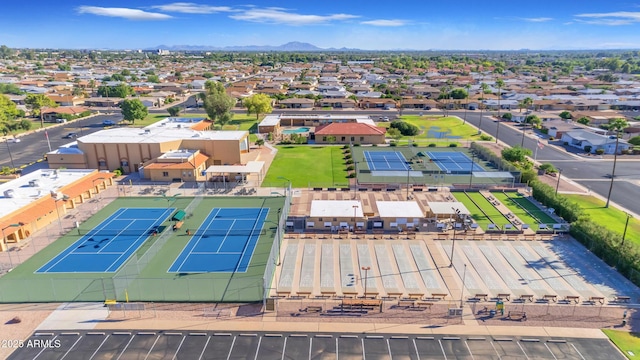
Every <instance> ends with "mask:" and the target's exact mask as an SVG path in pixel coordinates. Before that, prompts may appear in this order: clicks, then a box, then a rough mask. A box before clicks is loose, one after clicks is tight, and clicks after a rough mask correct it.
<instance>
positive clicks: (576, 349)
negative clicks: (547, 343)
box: [571, 343, 587, 360]
mask: <svg viewBox="0 0 640 360" xmlns="http://www.w3.org/2000/svg"><path fill="white" fill-rule="evenodd" d="M571 347H573V349H574V350H575V351H576V352H577V353H578V355H580V357H581V358H582V360H587V359H585V358H584V356H582V353H581V352H580V350H578V348H577V347H576V346H575V345H573V343H571Z"/></svg>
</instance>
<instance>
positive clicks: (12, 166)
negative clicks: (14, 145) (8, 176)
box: [4, 139, 20, 171]
mask: <svg viewBox="0 0 640 360" xmlns="http://www.w3.org/2000/svg"><path fill="white" fill-rule="evenodd" d="M4 142H5V144H7V152H8V153H9V159H10V160H11V171H15V169H16V166H15V164H14V163H13V155H11V148H10V147H9V139H6V140H5V141H4ZM15 142H20V139H16V140H15Z"/></svg>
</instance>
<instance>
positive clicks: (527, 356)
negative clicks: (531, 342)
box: [516, 341, 529, 359]
mask: <svg viewBox="0 0 640 360" xmlns="http://www.w3.org/2000/svg"><path fill="white" fill-rule="evenodd" d="M516 344H518V346H519V347H520V350H522V353H523V354H524V356H525V357H526V358H527V359H528V358H529V355H527V352H526V351H524V348H523V347H522V345H520V341H517V342H516Z"/></svg>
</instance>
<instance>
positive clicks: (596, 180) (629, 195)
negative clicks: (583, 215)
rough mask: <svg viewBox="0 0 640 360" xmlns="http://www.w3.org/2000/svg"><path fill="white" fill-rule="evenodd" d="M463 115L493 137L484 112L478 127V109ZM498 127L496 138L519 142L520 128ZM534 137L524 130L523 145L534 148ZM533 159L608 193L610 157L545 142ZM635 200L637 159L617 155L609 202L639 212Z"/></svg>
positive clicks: (639, 183)
mask: <svg viewBox="0 0 640 360" xmlns="http://www.w3.org/2000/svg"><path fill="white" fill-rule="evenodd" d="M452 114H455V115H457V116H459V117H461V118H464V112H452ZM466 118H467V121H468V122H469V123H471V124H473V125H475V126H478V127H480V128H481V129H482V130H483V131H484V132H485V133H488V134H489V135H491V136H493V137H494V138H495V135H496V132H497V127H498V122H496V121H494V120H493V119H491V118H490V117H488V116H486V113H484V114H483V118H482V124H481V126H480V112H479V111H477V110H476V111H467V115H466ZM499 126H500V130H499V136H500V141H503V142H505V143H507V144H509V145H511V146H514V145H520V144H521V143H522V131H521V130H520V129H514V128H513V127H511V126H508V125H507V124H506V123H504V122H501V123H500V125H499ZM537 139H538V137H537V135H536V134H534V133H533V132H531V130H528V131H527V134H526V136H525V140H524V146H525V147H526V148H529V149H531V150H532V151H535V149H536V144H537ZM543 143H544V144H546V143H547V141H546V140H544V141H543ZM537 160H538V161H540V162H548V163H551V164H553V165H554V166H555V167H556V168H559V169H562V176H565V177H568V178H570V179H572V180H574V181H575V182H576V183H578V184H580V185H582V186H584V187H586V188H588V189H591V191H592V192H594V193H597V194H599V195H601V196H603V197H605V198H606V197H607V195H608V193H609V184H610V181H611V171H612V169H613V159H612V158H605V159H601V158H599V157H595V156H594V157H587V156H580V155H576V154H573V153H570V152H567V151H566V150H564V149H558V148H556V147H554V146H546V145H545V147H544V148H543V149H538V153H537ZM637 199H640V159H639V158H637V157H621V160H619V161H618V165H617V169H616V176H615V180H614V185H613V191H612V192H611V201H613V202H615V203H617V204H619V205H620V206H622V207H624V208H626V209H628V210H630V211H632V212H634V213H636V214H640V202H638V201H637Z"/></svg>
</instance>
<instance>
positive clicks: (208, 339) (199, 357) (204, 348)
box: [176, 336, 231, 360]
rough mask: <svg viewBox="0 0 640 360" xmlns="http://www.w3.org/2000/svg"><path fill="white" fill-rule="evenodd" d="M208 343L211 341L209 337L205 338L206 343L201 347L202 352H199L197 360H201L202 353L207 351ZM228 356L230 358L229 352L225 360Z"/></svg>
mask: <svg viewBox="0 0 640 360" xmlns="http://www.w3.org/2000/svg"><path fill="white" fill-rule="evenodd" d="M209 341H211V336H208V337H207V342H206V343H205V344H204V346H203V347H202V351H201V352H200V356H198V360H200V359H202V356H203V355H204V351H205V350H206V349H207V346H209ZM176 354H177V353H176ZM229 356H231V351H229V355H227V359H228V358H229Z"/></svg>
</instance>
